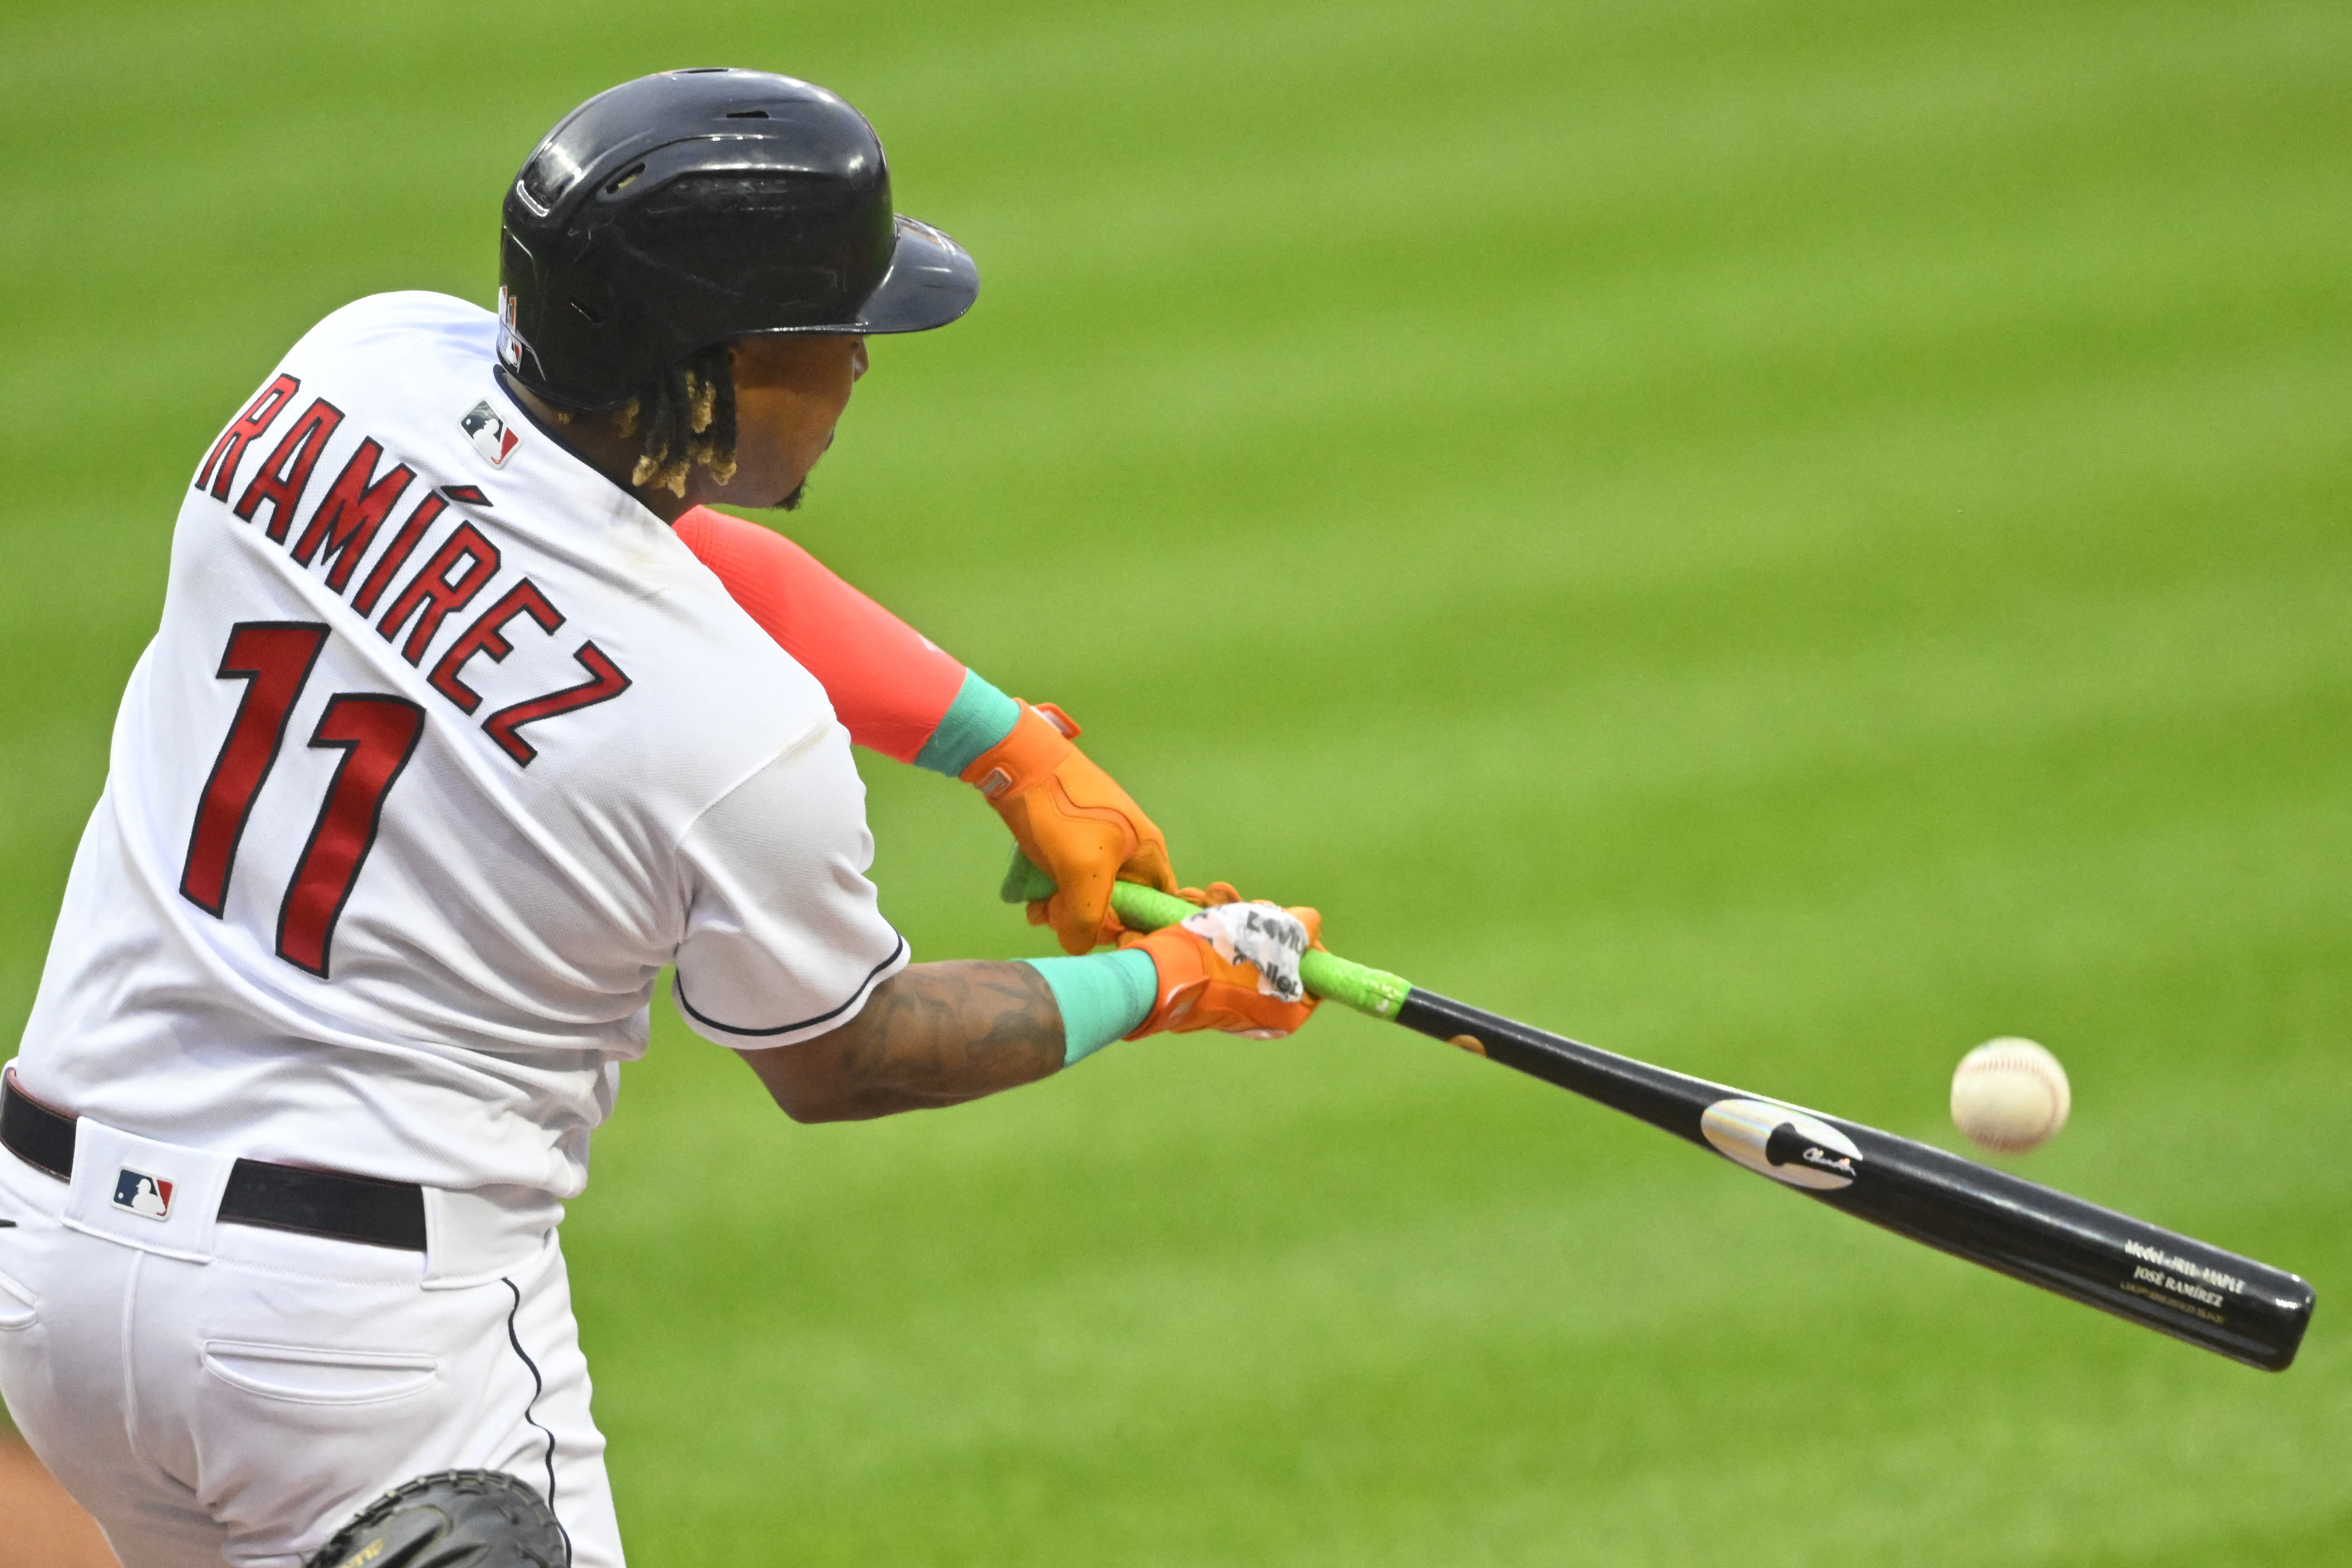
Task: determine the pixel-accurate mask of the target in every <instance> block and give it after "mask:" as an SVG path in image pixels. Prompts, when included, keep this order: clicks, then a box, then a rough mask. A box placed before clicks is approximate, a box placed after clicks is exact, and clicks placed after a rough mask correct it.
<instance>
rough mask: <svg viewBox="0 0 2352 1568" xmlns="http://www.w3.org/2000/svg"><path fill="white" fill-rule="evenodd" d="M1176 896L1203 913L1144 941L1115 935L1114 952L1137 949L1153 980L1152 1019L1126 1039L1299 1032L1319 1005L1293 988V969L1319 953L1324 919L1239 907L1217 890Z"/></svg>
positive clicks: (1229, 892) (1269, 1036) (1271, 1036)
mask: <svg viewBox="0 0 2352 1568" xmlns="http://www.w3.org/2000/svg"><path fill="white" fill-rule="evenodd" d="M1178 896H1179V897H1181V898H1185V899H1189V900H1192V902H1194V903H1196V904H1202V905H1205V906H1206V907H1205V908H1203V909H1202V910H1201V912H1200V913H1199V914H1197V915H1193V916H1192V917H1191V918H1189V919H1187V920H1185V921H1183V922H1181V924H1178V925H1172V926H1162V927H1160V930H1158V931H1153V932H1151V933H1150V935H1148V936H1147V935H1144V934H1142V933H1141V932H1139V931H1120V933H1119V937H1118V944H1119V946H1120V947H1122V948H1129V947H1132V948H1140V949H1142V950H1143V952H1146V953H1147V954H1149V955H1150V959H1151V966H1152V968H1153V969H1155V970H1157V971H1158V972H1159V986H1160V991H1159V995H1158V996H1157V997H1156V998H1155V999H1154V1000H1153V1002H1152V1005H1151V1011H1150V1014H1149V1015H1148V1016H1146V1017H1145V1018H1144V1020H1143V1022H1142V1024H1141V1025H1140V1026H1138V1027H1137V1028H1136V1030H1135V1032H1134V1033H1133V1034H1131V1035H1129V1036H1128V1038H1129V1039H1130V1040H1134V1039H1140V1038H1141V1037H1144V1036H1146V1035H1151V1034H1157V1033H1159V1032H1160V1030H1162V1029H1166V1030H1169V1031H1171V1032H1172V1033H1175V1034H1180V1035H1181V1034H1187V1033H1190V1032H1191V1031H1192V1030H1194V1029H1220V1030H1223V1032H1225V1033H1226V1034H1229V1035H1245V1036H1247V1037H1250V1038H1252V1039H1257V1040H1278V1039H1280V1038H1282V1037H1284V1036H1285V1035H1288V1034H1292V1033H1294V1032H1296V1031H1297V1029H1298V1028H1299V1027H1300V1026H1302V1025H1304V1024H1305V1023H1306V1022H1307V1018H1308V1017H1309V1016H1312V1015H1313V1013H1314V1011H1315V1008H1316V1006H1317V999H1316V998H1315V997H1313V996H1310V995H1308V994H1307V987H1306V986H1305V985H1304V984H1301V983H1300V981H1299V978H1298V961H1299V958H1300V957H1301V956H1302V955H1303V954H1304V953H1305V952H1307V949H1308V948H1309V947H1320V946H1321V945H1322V941H1321V938H1322V932H1323V917H1322V916H1321V915H1320V914H1318V912H1316V911H1315V910H1309V909H1293V910H1286V909H1279V908H1277V907H1276V906H1275V905H1273V904H1268V903H1244V902H1243V901H1242V900H1241V895H1240V894H1238V893H1236V892H1234V889H1233V888H1232V887H1231V886H1230V885H1229V884H1227V883H1223V882H1215V883H1212V884H1211V885H1210V887H1209V889H1208V890H1207V891H1206V892H1202V891H1201V890H1199V889H1193V888H1183V889H1178Z"/></svg>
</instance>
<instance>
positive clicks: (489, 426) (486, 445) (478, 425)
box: [457, 398, 522, 468]
mask: <svg viewBox="0 0 2352 1568" xmlns="http://www.w3.org/2000/svg"><path fill="white" fill-rule="evenodd" d="M457 423H458V425H459V426H462V427H463V428H464V429H465V432H466V436H467V439H469V440H470V441H472V442H473V443H474V450H475V451H477V452H479V453H480V454H481V455H482V456H483V457H485V458H488V459H489V460H490V467H492V468H503V467H505V466H506V460H507V459H508V458H509V457H512V456H513V455H514V449H515V447H516V446H517V445H519V444H520V442H521V440H522V437H520V436H518V435H516V434H515V433H514V432H513V431H511V430H509V429H508V428H507V422H506V421H505V420H503V419H501V418H499V416H497V415H496V414H494V413H492V412H491V411H490V405H489V400H488V398H485V399H483V400H482V401H481V402H479V403H477V404H475V405H474V406H473V407H472V408H471V409H470V410H468V411H467V415H466V416H465V417H464V418H463V419H460V420H458V421H457Z"/></svg>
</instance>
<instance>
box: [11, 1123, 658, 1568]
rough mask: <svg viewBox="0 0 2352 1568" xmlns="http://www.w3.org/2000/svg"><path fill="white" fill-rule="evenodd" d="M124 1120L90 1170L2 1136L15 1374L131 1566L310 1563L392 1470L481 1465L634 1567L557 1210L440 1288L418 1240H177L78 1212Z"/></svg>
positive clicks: (71, 1481)
mask: <svg viewBox="0 0 2352 1568" xmlns="http://www.w3.org/2000/svg"><path fill="white" fill-rule="evenodd" d="M106 1131H107V1130H105V1129H100V1128H96V1127H95V1126H94V1125H93V1124H91V1123H89V1122H87V1121H85V1122H84V1123H83V1142H82V1147H81V1148H80V1149H78V1150H77V1152H76V1159H75V1164H76V1171H75V1176H76V1180H75V1182H74V1183H73V1184H70V1185H69V1184H67V1183H64V1182H60V1181H58V1180H56V1179H55V1178H54V1177H52V1176H50V1175H48V1174H47V1173H45V1172H43V1171H40V1170H37V1169H36V1168H35V1167H33V1166H31V1165H28V1164H26V1163H24V1162H23V1161H22V1160H19V1159H18V1158H16V1156H15V1155H14V1154H12V1153H9V1152H6V1151H5V1149H0V1220H14V1221H16V1224H15V1225H14V1226H9V1227H5V1228H0V1396H5V1399H6V1401H7V1406H8V1413H9V1415H10V1416H11V1417H12V1418H13V1419H14V1420H15V1422H16V1427H17V1429H18V1431H20V1432H21V1433H22V1434H23V1435H24V1436H25V1439H26V1442H28V1443H29V1444H31V1446H32V1448H33V1451H34V1452H35V1453H36V1454H37V1455H39V1456H40V1458H41V1460H42V1462H43V1463H45V1464H47V1466H48V1467H49V1468H50V1470H51V1471H52V1472H53V1473H55V1475H56V1476H57V1478H58V1480H59V1481H60V1482H62V1483H63V1484H64V1486H65V1488H66V1489H67V1490H68V1491H69V1492H71V1493H72V1494H73V1495H74V1497H75V1498H76V1499H77V1500H79V1502H80V1503H81V1504H82V1506H83V1507H85V1508H87V1509H88V1510H89V1511H90V1512H91V1513H92V1514H94V1515H95V1516H96V1517H97V1519H98V1521H99V1523H100V1526H101V1527H102V1528H103V1529H104V1530H105V1531H106V1534H107V1539H108V1540H109V1541H110V1542H112V1544H113V1547H114V1551H115V1554H116V1555H117V1556H118V1557H120V1558H121V1560H122V1563H123V1568H220V1564H222V1563H224V1562H226V1563H230V1564H233V1565H234V1568H299V1564H300V1563H301V1562H302V1560H303V1558H304V1557H305V1556H307V1555H308V1554H310V1552H315V1551H317V1550H318V1548H319V1547H320V1546H321V1545H323V1544H324V1543H325V1542H326V1541H327V1539H328V1538H329V1537H330V1536H331V1535H332V1534H333V1533H334V1532H335V1531H337V1530H339V1529H341V1527H342V1526H343V1524H344V1523H345V1522H347V1521H349V1520H350V1519H351V1518H352V1515H354V1514H356V1513H357V1512H359V1511H360V1510H362V1509H363V1508H365V1507H366V1506H367V1505H368V1504H369V1503H371V1502H373V1500H375V1499H376V1498H378V1497H380V1496H382V1495H383V1493H384V1492H386V1491H388V1490H390V1489H392V1488H394V1487H395V1486H398V1485H399V1484H401V1483H402V1482H404V1481H407V1480H411V1479H415V1478H416V1477H418V1476H421V1475H425V1474H429V1473H430V1472H432V1471H435V1470H446V1469H475V1468H479V1469H493V1470H504V1471H507V1472H509V1473H510V1474H512V1475H515V1476H519V1477H520V1478H521V1479H523V1480H524V1481H526V1482H528V1483H529V1484H530V1486H531V1487H532V1488H533V1489H536V1490H539V1491H540V1492H541V1494H542V1495H543V1496H545V1497H546V1498H547V1499H548V1500H549V1501H550V1502H551V1504H552V1505H553V1506H554V1509H555V1513H556V1517H557V1518H558V1519H559V1520H560V1521H562V1525H563V1527H564V1530H565V1531H566V1533H567V1534H568V1535H569V1536H570V1538H571V1542H572V1561H573V1563H575V1564H577V1565H578V1568H621V1542H620V1531H619V1528H618V1526H617V1524H616V1523H615V1521H614V1516H613V1500H612V1493H611V1490H610V1489H609V1487H608V1486H607V1484H606V1481H605V1476H604V1436H603V1435H602V1434H600V1433H599V1432H598V1431H597V1430H596V1426H595V1423H594V1422H593V1420H592V1419H591V1418H590V1415H589V1411H588V1394H589V1389H588V1363H587V1361H586V1359H585V1358H584V1357H583V1355H582V1354H581V1353H580V1344H579V1330H578V1326H577V1324H576V1323H575V1322H574V1321H573V1320H572V1293H571V1287H570V1284H569V1282H568V1280H567V1279H566V1278H565V1274H564V1267H563V1255H562V1250H561V1249H560V1248H559V1247H558V1246H557V1244H556V1240H555V1236H554V1234H553V1232H552V1231H549V1232H547V1233H546V1234H545V1236H544V1237H543V1239H541V1240H539V1241H537V1242H536V1244H535V1245H531V1246H530V1247H527V1248H525V1249H524V1250H523V1251H522V1253H521V1255H520V1256H519V1257H516V1258H513V1259H511V1260H510V1262H509V1264H508V1266H507V1267H505V1268H503V1269H502V1270H501V1271H499V1273H498V1274H497V1275H496V1277H494V1278H488V1279H478V1280H476V1281H475V1282H471V1283H461V1284H456V1285H451V1284H449V1283H447V1282H446V1281H439V1282H436V1283H435V1284H434V1285H433V1286H431V1287H428V1286H427V1284H426V1283H425V1276H426V1274H427V1273H428V1268H427V1263H426V1259H425V1257H424V1256H423V1255H420V1254H417V1253H414V1252H402V1251H398V1250H395V1249H393V1248H387V1247H366V1246H361V1245H358V1244H356V1243H351V1242H341V1241H330V1240H326V1239H323V1238H320V1237H310V1236H302V1235H294V1234H289V1233H287V1232H282V1231H275V1230H264V1229H259V1228H256V1227H252V1226H238V1225H212V1226H204V1227H203V1228H202V1231H201V1233H200V1234H199V1236H198V1237H197V1239H198V1241H199V1242H200V1244H201V1245H200V1249H192V1248H191V1247H189V1246H188V1239H189V1238H188V1237H185V1236H175V1240H176V1242H177V1246H176V1247H174V1248H173V1251H174V1252H176V1253H179V1254H184V1255H179V1256H175V1255H172V1254H171V1253H167V1252H165V1251H162V1250H156V1249H155V1248H154V1247H152V1246H138V1245H132V1242H133V1241H136V1240H142V1239H143V1236H142V1233H140V1232H138V1231H136V1230H133V1229H131V1226H133V1225H134V1224H135V1225H138V1226H144V1225H146V1224H148V1223H149V1222H148V1221H147V1220H146V1219H144V1218H143V1217H140V1216H137V1215H132V1216H129V1217H126V1218H125V1219H124V1220H122V1221H121V1230H122V1231H123V1233H124V1235H125V1236H128V1237H130V1239H123V1238H122V1237H118V1236H115V1235H108V1234H103V1233H102V1232H103V1231H104V1230H105V1229H106V1228H107V1226H106V1225H105V1223H103V1222H100V1223H99V1224H97V1225H95V1226H89V1225H85V1226H83V1227H82V1228H76V1227H75V1226H73V1225H70V1224H68V1219H69V1218H70V1217H72V1216H74V1215H78V1214H88V1213H92V1212H98V1210H97V1205H92V1204H90V1203H89V1202H85V1203H83V1204H81V1205H76V1204H74V1203H73V1201H72V1200H73V1197H74V1195H75V1194H76V1193H77V1192H78V1191H79V1189H81V1188H82V1187H84V1186H85V1185H86V1184H87V1183H89V1182H96V1181H102V1180H106V1179H110V1178H111V1177H112V1175H113V1171H112V1169H111V1165H110V1164H109V1168H108V1169H107V1170H106V1171H104V1172H102V1173H96V1172H93V1173H85V1171H84V1169H83V1167H84V1166H85V1165H91V1166H93V1167H94V1166H95V1164H96V1163H98V1162H95V1161H89V1160H85V1159H84V1157H83V1156H84V1154H85V1153H86V1152H89V1147H90V1144H91V1143H92V1142H94V1141H96V1140H95V1138H94V1136H93V1135H103V1134H104V1133H105V1132H106ZM118 1136H119V1135H118ZM142 1142H143V1141H142ZM155 1147H156V1146H154V1145H148V1146H147V1152H146V1163H145V1164H143V1165H142V1169H147V1168H152V1167H153V1165H154V1164H155V1163H156V1162H157V1160H158V1159H159V1158H161V1157H162V1156H158V1155H156V1154H155V1152H154V1150H155ZM215 1190H216V1189H215ZM109 1195H110V1194H109ZM86 1196H87V1194H85V1197H86ZM173 1218H174V1220H176V1219H177V1218H178V1215H174V1216H173ZM157 1228H158V1229H159V1230H161V1229H163V1228H164V1227H162V1226H158V1227H157ZM171 1228H173V1230H174V1231H175V1232H176V1231H177V1229H178V1227H177V1226H173V1227H171ZM93 1230H96V1231H99V1232H100V1234H93V1233H92V1232H93Z"/></svg>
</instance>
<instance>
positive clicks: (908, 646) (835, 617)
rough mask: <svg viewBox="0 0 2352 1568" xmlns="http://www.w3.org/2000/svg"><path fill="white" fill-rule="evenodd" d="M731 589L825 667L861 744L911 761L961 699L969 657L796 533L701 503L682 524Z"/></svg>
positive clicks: (775, 632)
mask: <svg viewBox="0 0 2352 1568" xmlns="http://www.w3.org/2000/svg"><path fill="white" fill-rule="evenodd" d="M673 526H674V527H675V529H676V530H677V537H678V538H679V539H680V540H681V541H682V542H684V543H685V545H686V547H687V548H688V550H690V551H692V552H694V554H695V557H696V559H698V560H699V561H700V562H701V563H703V564H704V565H705V566H708V567H709V569H710V570H711V572H712V573H714V574H716V575H717V576H718V578H719V582H720V583H721V584H725V586H726V589H727V592H728V595H729V596H730V597H731V598H733V599H734V601H735V602H736V604H738V605H741V606H742V608H743V610H744V612H745V613H746V614H748V615H749V616H751V618H752V619H753V620H754V621H757V622H758V623H759V624H760V626H761V629H762V630H764V631H765V632H766V633H767V634H768V635H769V636H770V637H773V638H775V639H776V641H777V643H778V644H779V645H780V646H781V647H782V648H783V650H784V651H785V652H786V653H789V654H791V655H792V656H793V658H794V659H795V660H797V661H798V662H799V664H800V666H801V668H803V669H805V670H807V671H808V672H809V673H810V674H811V675H813V676H814V677H816V679H817V684H818V685H820V686H822V687H824V692H825V695H826V696H827V697H828V698H830V699H832V700H833V710H834V712H835V714H836V715H838V716H839V718H840V720H841V721H842V723H843V725H844V726H845V727H846V728H847V730H848V731H849V738H850V739H851V740H853V741H855V742H857V743H858V744H859V745H861V746H866V747H870V748H871V749H873V750H875V751H877V752H882V753H883V754H884V755H885V756H890V757H896V758H897V759H898V761H900V762H902V763H911V762H913V761H915V760H916V758H917V756H918V755H919V754H920V753H921V752H922V751H923V748H924V745H925V744H926V742H929V740H930V739H931V736H932V733H933V731H937V730H938V729H939V728H940V721H941V720H943V719H945V718H946V717H947V716H948V713H949V710H950V709H952V708H954V707H955V706H956V702H957V698H958V697H959V695H960V694H961V692H962V691H963V689H964V677H965V673H966V672H965V670H964V667H963V666H962V665H961V663H959V662H958V661H957V660H956V659H955V658H952V657H950V655H948V654H947V653H944V652H942V651H941V650H940V649H939V648H938V647H934V646H933V645H932V644H931V643H930V641H929V639H928V638H926V637H923V635H922V634H921V633H919V632H918V631H916V630H915V628H914V627H912V626H908V624H907V623H906V622H904V621H902V620H900V619H899V618H898V616H894V615H892V614H891V613H890V612H889V611H887V610H886V609H884V608H883V607H882V606H881V605H877V604H876V603H875V602H874V601H873V600H871V599H869V598H867V597H866V595H863V594H861V593H859V592H858V591H857V590H856V589H855V588H853V587H851V586H850V585H849V584H847V583H845V582H843V581H842V580H841V579H840V578H839V577H838V576H835V574H833V572H831V571H830V570H828V569H827V568H826V567H825V565H824V563H822V562H820V561H818V560H817V559H816V557H814V556H813V555H811V554H810V553H809V552H807V551H805V550H803V549H802V548H801V547H800V546H799V545H797V544H795V543H793V542H792V541H791V540H789V539H786V538H784V537H783V536H782V534H780V533H777V532H775V531H772V530H770V529H765V528H761V526H760V525H759V524H758V523H755V522H745V521H743V520H742V519H740V518H735V517H730V516H728V515H727V514H726V513H724V512H719V511H713V510H710V509H709V507H699V506H698V507H693V508H690V509H688V511H687V512H686V513H685V514H684V515H683V516H681V517H680V518H679V519H678V520H677V522H676V523H675V524H674V525H673Z"/></svg>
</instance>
